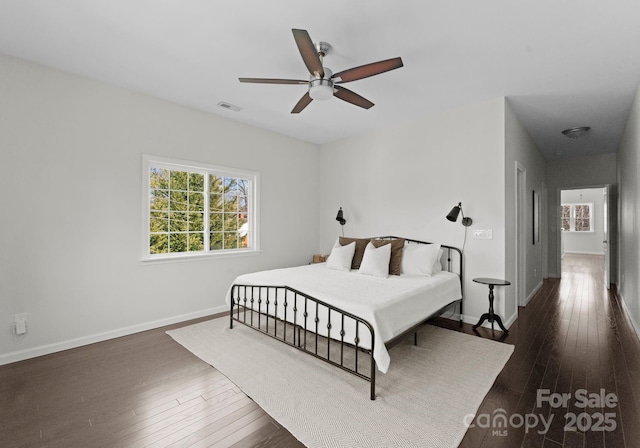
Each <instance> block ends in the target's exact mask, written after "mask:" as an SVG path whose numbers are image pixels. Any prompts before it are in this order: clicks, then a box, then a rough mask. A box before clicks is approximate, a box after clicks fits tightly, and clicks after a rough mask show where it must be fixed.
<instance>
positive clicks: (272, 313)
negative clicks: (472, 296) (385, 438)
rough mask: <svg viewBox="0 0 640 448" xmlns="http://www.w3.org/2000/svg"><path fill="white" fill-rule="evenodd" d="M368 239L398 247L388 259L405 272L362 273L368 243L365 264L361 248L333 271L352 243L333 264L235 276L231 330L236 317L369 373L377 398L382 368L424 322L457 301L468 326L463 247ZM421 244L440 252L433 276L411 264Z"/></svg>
mask: <svg viewBox="0 0 640 448" xmlns="http://www.w3.org/2000/svg"><path fill="white" fill-rule="evenodd" d="M345 240H346V241H348V240H349V239H345ZM367 241H372V243H375V245H376V247H383V246H386V245H387V244H389V247H391V246H392V245H393V247H394V249H393V253H392V254H393V255H390V256H389V258H386V263H387V265H388V266H389V267H388V271H389V272H394V273H395V274H399V275H393V274H392V275H382V274H380V275H363V272H364V268H365V267H366V266H370V265H366V263H367V261H369V260H370V259H371V257H373V255H371V254H372V253H374V252H373V250H372V251H371V253H369V249H371V248H372V247H373V246H372V245H370V244H368V245H367V252H366V255H365V254H363V253H361V254H360V257H361V260H360V262H359V263H356V258H357V257H358V254H357V253H356V255H352V256H351V257H352V258H351V259H350V260H349V263H348V264H351V260H353V263H354V264H353V265H352V266H346V267H344V268H342V269H336V268H335V267H334V268H330V267H331V265H330V263H331V262H332V260H331V259H332V258H333V259H334V261H333V264H334V265H335V260H338V257H339V252H338V251H341V252H345V251H347V252H348V248H347V247H346V246H347V244H345V245H344V246H342V247H340V246H339V245H338V243H336V247H335V248H334V249H333V250H332V255H331V256H330V257H329V262H327V263H317V264H310V265H305V266H298V267H293V268H284V269H274V270H269V271H262V272H256V273H251V274H244V275H241V276H239V277H237V278H236V280H235V281H234V283H233V285H232V287H231V288H230V289H229V293H228V295H227V303H228V305H229V306H230V328H233V324H234V322H239V323H242V324H244V325H247V326H249V327H251V328H253V329H255V330H258V331H260V332H261V333H264V334H266V335H268V336H271V337H273V338H275V339H278V340H280V341H282V342H284V343H287V344H288V345H290V346H292V347H295V348H297V349H299V350H301V351H304V352H306V353H309V354H311V355H313V356H315V357H317V358H320V359H322V360H324V361H326V362H328V363H329V364H332V365H334V366H336V367H338V368H341V369H343V370H345V371H347V372H349V373H352V374H354V375H356V376H358V377H360V378H363V379H365V380H367V381H369V382H370V383H371V384H370V397H371V399H372V400H374V399H375V375H376V369H377V370H379V371H381V372H382V373H386V372H387V370H388V369H389V368H390V361H391V358H390V356H389V352H388V351H389V350H390V349H391V347H393V346H394V345H395V344H397V343H398V342H400V341H401V340H402V339H404V338H405V337H406V336H407V335H409V334H413V335H414V338H417V333H416V332H417V329H418V327H419V326H421V325H422V324H424V323H425V322H427V321H428V320H430V319H433V318H434V317H437V316H439V315H440V314H442V313H443V312H444V311H445V310H447V309H449V308H455V306H456V305H457V306H459V314H460V322H461V323H462V301H463V294H462V284H463V283H462V252H461V251H460V250H459V249H457V248H455V247H451V246H446V245H433V246H430V247H427V246H422V245H430V244H431V243H427V242H424V241H418V240H413V239H407V238H397V237H376V238H371V239H369V238H366V239H358V242H359V243H363V244H366V243H367ZM410 245H411V246H410ZM360 249H362V247H361V248H360ZM423 249H429V250H430V252H431V253H436V252H435V250H437V249H439V251H438V252H437V255H436V256H435V257H436V258H435V260H436V263H435V265H434V266H437V267H434V268H433V269H432V271H429V270H428V271H429V272H428V275H427V274H426V273H424V272H423V271H422V270H418V271H416V270H415V269H411V268H410V267H409V261H408V259H409V258H410V256H415V254H418V253H421V254H425V253H429V251H426V250H423ZM418 250H420V251H421V252H418ZM360 252H363V250H361V251H360ZM387 252H390V249H387ZM376 253H380V251H376ZM334 254H335V255H334ZM410 254H414V255H410ZM363 256H364V258H365V259H362V257H363ZM421 256H422V257H423V258H424V255H421ZM345 257H349V255H348V254H347V255H345ZM367 257H369V258H368V259H367ZM399 257H400V258H399ZM402 257H404V259H403V258H402ZM390 259H391V260H390ZM394 259H395V262H396V265H397V263H398V260H400V261H401V262H402V267H403V270H402V271H400V268H399V267H398V266H395V268H394V265H393V262H394ZM432 263H433V261H429V264H432ZM360 265H362V266H360ZM365 265H366V266H365ZM405 266H406V268H405ZM350 267H357V268H358V269H349V268H350ZM383 274H384V273H383ZM414 343H417V339H416V340H415V341H414Z"/></svg>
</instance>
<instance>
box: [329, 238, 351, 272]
mask: <svg viewBox="0 0 640 448" xmlns="http://www.w3.org/2000/svg"><path fill="white" fill-rule="evenodd" d="M355 252H356V242H355V241H354V242H353V243H350V244H347V245H346V246H340V245H338V246H334V247H333V249H331V255H329V258H328V259H327V268H329V269H335V270H337V271H350V270H351V260H353V254H354V253H355Z"/></svg>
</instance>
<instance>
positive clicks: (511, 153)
mask: <svg viewBox="0 0 640 448" xmlns="http://www.w3.org/2000/svg"><path fill="white" fill-rule="evenodd" d="M505 123H506V124H505V145H506V155H505V157H506V163H505V172H504V176H505V204H506V214H505V220H506V242H505V259H506V278H507V279H508V280H509V281H511V283H512V285H513V286H512V287H511V290H510V295H509V298H508V300H507V301H506V307H505V315H504V317H505V318H506V319H507V320H508V321H513V320H515V319H516V318H517V315H518V298H517V296H516V287H517V278H516V266H517V263H518V260H517V254H516V252H517V251H516V238H517V236H518V235H520V234H522V233H523V232H524V235H523V238H522V239H521V240H520V241H521V242H522V246H523V247H522V249H521V250H522V251H523V252H524V260H525V263H524V265H525V266H524V288H523V289H522V291H523V296H524V297H522V299H523V301H525V302H526V301H528V299H530V298H531V297H532V296H533V294H534V293H535V291H536V290H537V289H538V288H539V287H540V286H541V284H542V276H543V266H542V257H543V247H544V244H545V242H546V237H547V233H546V226H544V225H543V223H544V221H543V217H544V213H545V207H544V205H545V204H544V203H542V198H543V191H545V190H544V188H545V179H546V168H547V162H546V160H545V158H544V156H543V155H542V153H541V152H540V150H539V149H538V147H537V146H536V144H535V143H534V141H533V140H532V138H531V136H530V135H529V133H528V132H527V131H526V129H525V128H524V126H523V125H522V123H520V120H518V118H517V117H516V115H515V113H514V112H513V110H512V109H511V106H510V105H509V102H508V101H507V102H506V105H505ZM516 163H517V164H518V165H519V167H520V168H521V169H523V170H524V176H525V188H524V190H525V191H524V192H523V195H524V203H520V204H519V205H520V206H521V207H524V219H523V221H524V222H523V223H522V224H523V225H522V228H519V229H517V219H516V213H517V207H516V196H517V195H516ZM533 191H536V192H537V193H538V194H539V195H540V199H541V203H540V213H541V216H540V222H541V226H540V241H539V242H536V244H533V193H532V192H533Z"/></svg>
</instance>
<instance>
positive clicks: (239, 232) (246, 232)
mask: <svg viewBox="0 0 640 448" xmlns="http://www.w3.org/2000/svg"><path fill="white" fill-rule="evenodd" d="M143 170H144V173H143V179H144V182H143V185H144V187H143V194H144V204H143V209H144V218H145V219H144V220H143V222H144V232H143V239H144V249H143V258H144V259H147V260H153V259H167V258H176V257H192V256H211V255H222V254H242V253H254V252H256V251H257V250H258V233H257V229H258V226H257V218H258V217H257V213H256V211H257V209H258V208H257V204H256V202H257V191H258V174H257V173H253V172H249V171H240V170H236V169H230V168H223V167H216V166H210V165H204V164H199V163H193V162H186V161H176V160H170V159H163V158H159V157H152V156H145V157H144V161H143Z"/></svg>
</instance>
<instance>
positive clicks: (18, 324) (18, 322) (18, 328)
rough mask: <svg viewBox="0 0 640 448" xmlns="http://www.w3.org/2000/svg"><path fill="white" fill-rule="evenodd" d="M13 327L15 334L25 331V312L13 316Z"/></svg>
mask: <svg viewBox="0 0 640 448" xmlns="http://www.w3.org/2000/svg"><path fill="white" fill-rule="evenodd" d="M13 328H14V330H15V333H16V334H17V335H21V334H25V333H26V332H27V313H20V314H16V315H15V316H13Z"/></svg>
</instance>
